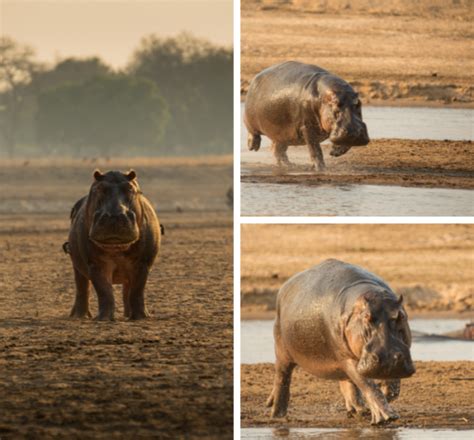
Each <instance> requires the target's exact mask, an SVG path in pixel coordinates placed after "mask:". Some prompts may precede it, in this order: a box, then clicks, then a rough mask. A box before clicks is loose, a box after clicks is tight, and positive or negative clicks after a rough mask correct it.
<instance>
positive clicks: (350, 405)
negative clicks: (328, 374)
mask: <svg viewBox="0 0 474 440" xmlns="http://www.w3.org/2000/svg"><path fill="white" fill-rule="evenodd" d="M339 388H340V390H341V393H342V395H343V396H344V400H345V404H346V410H347V415H348V416H349V417H352V415H353V414H354V413H356V414H362V413H364V411H365V407H364V401H363V399H362V395H361V393H360V391H359V389H358V388H357V387H356V386H355V385H354V383H353V382H351V381H350V380H341V381H339Z"/></svg>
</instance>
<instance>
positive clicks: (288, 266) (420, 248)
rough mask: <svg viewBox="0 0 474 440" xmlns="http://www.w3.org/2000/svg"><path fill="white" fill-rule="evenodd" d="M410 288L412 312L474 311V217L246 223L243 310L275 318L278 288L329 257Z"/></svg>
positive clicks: (246, 315)
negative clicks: (461, 220) (461, 221)
mask: <svg viewBox="0 0 474 440" xmlns="http://www.w3.org/2000/svg"><path fill="white" fill-rule="evenodd" d="M327 258H337V259H340V260H343V261H346V262H349V263H353V264H357V265H360V266H362V267H364V268H366V269H368V270H369V271H371V272H374V273H376V274H377V275H379V276H381V277H382V278H383V279H384V280H385V281H387V282H388V284H389V285H390V286H391V287H392V288H393V289H394V290H395V291H396V292H398V293H403V295H404V298H405V299H404V302H405V305H406V306H407V308H408V312H409V314H410V317H414V316H423V315H424V316H426V315H427V314H430V315H432V316H438V317H441V316H442V317H448V316H451V317H458V318H465V319H472V318H474V287H473V286H474V225H452V224H441V225H424V224H419V225H417V224H406V225H381V224H376V225H370V224H369V225H354V224H352V225H351V224H345V225H336V224H332V225H242V226H241V294H242V298H241V300H242V309H241V311H242V317H243V319H251V318H268V319H273V318H274V315H275V298H276V294H277V292H278V289H279V288H280V287H281V285H282V284H283V283H284V282H285V281H286V280H287V279H288V278H289V277H290V276H292V275H294V274H295V273H297V272H300V271H302V270H305V269H307V268H309V267H311V266H312V265H314V264H318V263H319V262H321V261H323V260H325V259H327Z"/></svg>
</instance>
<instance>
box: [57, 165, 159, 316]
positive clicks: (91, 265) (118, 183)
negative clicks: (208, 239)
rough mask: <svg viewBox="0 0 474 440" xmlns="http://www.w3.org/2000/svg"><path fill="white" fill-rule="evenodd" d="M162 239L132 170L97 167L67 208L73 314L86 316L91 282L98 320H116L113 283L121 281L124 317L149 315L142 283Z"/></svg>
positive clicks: (67, 248) (149, 205) (151, 210)
mask: <svg viewBox="0 0 474 440" xmlns="http://www.w3.org/2000/svg"><path fill="white" fill-rule="evenodd" d="M160 240H161V227H160V224H159V221H158V218H157V217H156V214H155V211H154V209H153V207H152V206H151V204H150V202H149V201H148V200H147V199H146V198H145V197H144V196H143V195H142V193H141V190H140V187H139V185H138V182H137V180H136V174H135V171H133V170H132V171H130V172H129V173H127V174H123V173H121V172H118V171H109V172H108V173H106V174H102V173H101V172H100V171H98V170H97V171H95V173H94V182H93V183H92V185H91V188H90V191H89V194H88V195H87V196H85V197H83V198H81V199H80V200H78V201H77V202H76V204H75V205H74V207H73V208H72V210H71V229H70V232H69V241H68V242H67V243H65V245H64V246H63V248H64V250H65V252H67V253H68V254H70V256H71V260H72V264H73V268H74V278H75V282H76V298H75V302H74V306H73V308H72V310H71V317H74V318H84V317H90V312H89V291H90V284H91V283H92V284H93V286H94V288H95V291H96V292H97V298H98V303H99V313H98V315H97V319H99V320H112V319H114V310H115V302H114V295H113V287H112V285H113V284H122V292H123V303H124V315H125V317H127V318H130V319H141V318H145V317H147V316H148V312H147V309H146V305H145V296H144V291H145V285H146V282H147V278H148V274H149V271H150V269H151V266H152V264H153V262H154V261H155V258H156V256H157V254H158V251H159V247H160Z"/></svg>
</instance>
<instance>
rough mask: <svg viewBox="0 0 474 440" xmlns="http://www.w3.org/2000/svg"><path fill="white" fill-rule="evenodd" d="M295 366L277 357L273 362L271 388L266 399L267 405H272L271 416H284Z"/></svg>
mask: <svg viewBox="0 0 474 440" xmlns="http://www.w3.org/2000/svg"><path fill="white" fill-rule="evenodd" d="M294 368H295V364H293V363H292V362H287V361H282V360H279V359H277V360H276V362H275V379H274V382H273V390H272V392H271V394H270V396H269V397H268V399H267V406H271V407H272V417H285V416H286V413H287V411H288V403H289V401H290V385H291V373H292V372H293V369H294Z"/></svg>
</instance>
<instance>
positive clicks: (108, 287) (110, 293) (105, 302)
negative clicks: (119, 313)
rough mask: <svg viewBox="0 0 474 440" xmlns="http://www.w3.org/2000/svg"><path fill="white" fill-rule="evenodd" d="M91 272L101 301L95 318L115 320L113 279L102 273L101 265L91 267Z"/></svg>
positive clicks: (98, 319)
mask: <svg viewBox="0 0 474 440" xmlns="http://www.w3.org/2000/svg"><path fill="white" fill-rule="evenodd" d="M89 272H90V276H91V281H92V284H93V285H94V289H95V291H96V293H97V299H98V301H99V313H98V315H97V317H96V318H95V319H96V320H97V321H113V320H114V312H115V300H114V289H113V287H112V283H111V280H109V278H108V277H107V276H106V275H105V274H104V273H102V271H101V269H100V268H99V267H95V266H92V267H90V268H89Z"/></svg>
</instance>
